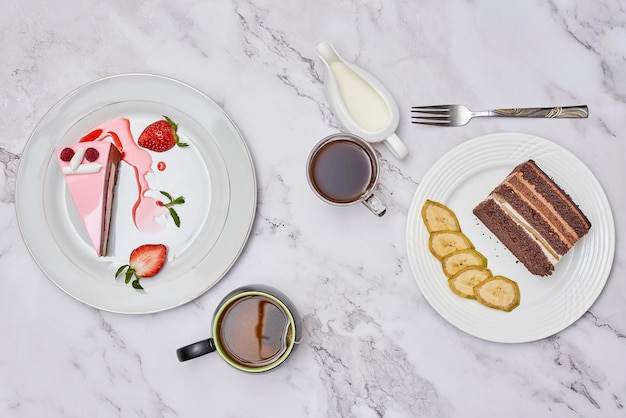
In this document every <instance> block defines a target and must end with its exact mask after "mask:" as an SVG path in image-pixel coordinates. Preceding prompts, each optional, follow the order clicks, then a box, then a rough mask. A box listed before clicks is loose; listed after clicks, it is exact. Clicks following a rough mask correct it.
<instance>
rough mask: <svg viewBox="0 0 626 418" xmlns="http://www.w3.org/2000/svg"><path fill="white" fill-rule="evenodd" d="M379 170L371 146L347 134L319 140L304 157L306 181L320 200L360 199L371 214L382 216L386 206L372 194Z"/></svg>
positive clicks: (340, 203) (339, 202)
mask: <svg viewBox="0 0 626 418" xmlns="http://www.w3.org/2000/svg"><path fill="white" fill-rule="evenodd" d="M379 172H380V164H379V162H378V158H377V157H376V154H375V153H374V149H373V148H372V146H371V145H370V144H368V143H367V142H366V141H365V140H363V139H362V138H360V137H358V136H356V135H353V134H348V133H339V134H333V135H330V136H327V137H326V138H324V139H322V140H321V141H320V142H318V143H317V144H316V145H315V147H313V149H312V150H311V153H310V154H309V158H308V160H307V180H308V182H309V186H311V189H312V190H313V192H314V193H315V194H316V195H317V196H318V197H319V198H320V199H322V200H323V201H325V202H327V203H330V204H332V205H338V206H345V205H353V204H355V203H358V202H361V203H363V204H364V205H365V206H367V208H368V209H369V210H371V211H372V213H374V214H375V215H377V216H383V215H384V214H385V212H386V211H387V208H386V207H385V205H384V204H383V202H382V201H381V200H380V199H379V198H378V197H377V196H376V195H374V189H375V187H376V185H377V184H378V177H379Z"/></svg>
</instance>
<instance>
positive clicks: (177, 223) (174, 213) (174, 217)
mask: <svg viewBox="0 0 626 418" xmlns="http://www.w3.org/2000/svg"><path fill="white" fill-rule="evenodd" d="M167 210H169V211H170V215H171V216H172V220H173V221H174V224H175V225H176V226H177V227H178V228H180V218H179V217H178V213H176V211H175V210H174V209H172V208H167Z"/></svg>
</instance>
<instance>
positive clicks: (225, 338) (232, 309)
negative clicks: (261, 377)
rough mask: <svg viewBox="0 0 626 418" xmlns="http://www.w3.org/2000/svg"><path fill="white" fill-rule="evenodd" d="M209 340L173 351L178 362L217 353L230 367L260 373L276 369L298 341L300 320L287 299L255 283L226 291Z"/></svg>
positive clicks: (300, 336) (271, 288)
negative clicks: (226, 293) (227, 292)
mask: <svg viewBox="0 0 626 418" xmlns="http://www.w3.org/2000/svg"><path fill="white" fill-rule="evenodd" d="M211 329H212V331H213V337H210V338H207V339H204V340H200V341H198V342H195V343H193V344H189V345H186V346H184V347H181V348H179V349H178V350H176V356H177V357H178V360H180V361H187V360H191V359H193V358H196V357H200V356H203V355H205V354H209V353H212V352H215V351H217V352H218V353H219V355H220V357H222V358H223V359H224V360H226V362H227V363H228V364H230V365H231V366H233V367H235V368H236V369H239V370H241V371H244V372H250V373H262V372H266V371H269V370H273V369H275V368H276V367H278V366H280V365H281V364H282V363H283V362H284V361H285V360H287V358H288V357H289V356H290V355H291V353H292V352H293V350H294V349H295V348H296V346H297V345H298V344H300V341H301V340H302V320H301V318H300V316H299V315H298V312H297V310H296V308H295V306H294V305H293V303H292V302H291V300H289V298H288V297H287V296H285V295H284V294H283V293H282V292H280V291H279V290H278V289H275V288H273V287H270V286H266V285H261V284H255V285H249V286H242V287H240V288H237V289H235V290H233V291H232V292H230V293H229V294H228V295H226V296H225V297H224V298H223V299H222V300H221V302H220V303H219V305H218V307H217V309H216V310H215V314H214V315H213V321H212V327H211Z"/></svg>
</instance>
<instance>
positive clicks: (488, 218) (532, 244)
mask: <svg viewBox="0 0 626 418" xmlns="http://www.w3.org/2000/svg"><path fill="white" fill-rule="evenodd" d="M474 214H475V215H476V216H477V217H478V219H480V220H481V221H482V222H483V223H484V224H485V226H486V227H487V228H488V229H489V230H490V231H491V232H493V233H494V234H495V236H496V237H497V238H498V239H499V240H500V241H501V242H502V244H504V245H505V246H506V247H507V248H508V249H509V250H510V251H511V252H512V253H513V255H515V257H517V259H518V260H519V261H520V262H521V263H522V264H524V266H525V267H526V268H527V269H528V270H529V271H530V272H531V273H533V274H536V275H538V276H548V275H550V274H552V272H553V270H554V266H555V265H556V263H557V262H558V261H559V260H560V259H561V257H562V256H563V255H565V253H567V252H568V251H569V250H570V249H571V248H572V247H573V246H574V244H576V242H578V240H580V239H581V238H582V237H583V236H584V235H585V234H587V232H589V229H590V228H591V222H589V219H587V217H586V216H585V215H584V214H583V212H582V211H581V210H580V208H579V207H578V206H577V205H576V204H575V203H574V202H573V201H572V199H571V198H570V196H569V195H568V194H567V193H566V192H565V191H564V190H563V189H561V187H560V186H558V185H557V184H556V183H555V182H554V181H553V180H552V179H551V178H550V177H548V175H547V174H546V173H545V172H543V170H541V168H539V167H538V166H537V164H536V163H535V162H534V161H533V160H528V161H526V162H524V163H522V164H520V165H518V166H517V167H515V168H514V169H513V171H512V172H511V173H510V174H509V175H508V176H507V177H506V178H505V179H504V181H503V182H502V183H500V184H499V185H498V186H496V188H495V189H494V190H493V191H492V192H491V193H490V194H489V196H488V197H487V198H486V199H485V200H484V201H482V202H481V203H480V204H478V206H476V207H475V208H474Z"/></svg>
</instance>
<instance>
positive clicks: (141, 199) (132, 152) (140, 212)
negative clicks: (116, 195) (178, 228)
mask: <svg viewBox="0 0 626 418" xmlns="http://www.w3.org/2000/svg"><path fill="white" fill-rule="evenodd" d="M107 137H111V139H112V140H113V143H114V144H115V146H117V148H118V149H119V150H120V152H121V153H122V160H123V161H125V162H126V163H127V164H128V165H130V166H131V167H132V168H133V169H134V171H135V180H136V182H137V189H138V190H137V191H138V197H137V201H136V202H135V204H134V205H133V212H132V213H133V221H134V222H135V226H136V227H137V229H138V230H139V231H141V232H156V231H159V230H160V229H162V228H163V227H164V225H162V224H159V223H157V222H156V218H157V217H159V216H162V215H165V214H166V212H165V208H164V207H163V206H162V205H159V203H161V202H160V201H159V200H157V199H153V198H151V197H148V196H146V193H147V192H148V191H149V190H150V186H149V184H148V180H147V179H146V176H147V175H148V174H150V173H152V172H153V171H152V157H151V156H150V154H149V153H148V151H146V150H144V149H143V148H141V147H139V145H137V143H136V142H135V139H134V138H133V134H132V133H131V131H130V121H129V120H128V119H126V118H116V119H111V120H108V121H106V122H104V123H102V124H100V125H98V126H96V127H94V128H93V129H92V130H91V132H89V133H88V134H87V135H85V136H83V137H82V138H81V139H80V141H79V142H90V141H102V140H103V139H105V138H107Z"/></svg>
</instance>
